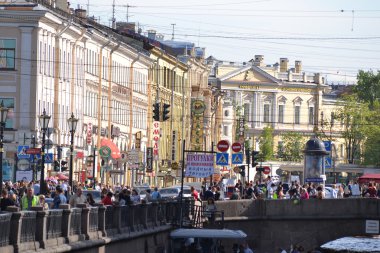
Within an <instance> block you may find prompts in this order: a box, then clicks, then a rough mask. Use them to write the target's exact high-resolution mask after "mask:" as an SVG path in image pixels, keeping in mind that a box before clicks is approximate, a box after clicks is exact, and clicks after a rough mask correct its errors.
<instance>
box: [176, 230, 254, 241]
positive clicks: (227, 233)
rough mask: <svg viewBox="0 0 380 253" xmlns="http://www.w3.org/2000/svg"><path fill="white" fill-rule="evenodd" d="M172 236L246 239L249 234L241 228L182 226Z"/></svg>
mask: <svg viewBox="0 0 380 253" xmlns="http://www.w3.org/2000/svg"><path fill="white" fill-rule="evenodd" d="M170 237H171V238H225V239H227V238H230V239H244V238H246V237H247V234H246V233H244V232H243V231H241V230H230V229H187V228H180V229H176V230H174V231H172V232H171V233H170Z"/></svg>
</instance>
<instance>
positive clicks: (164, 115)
mask: <svg viewBox="0 0 380 253" xmlns="http://www.w3.org/2000/svg"><path fill="white" fill-rule="evenodd" d="M169 108H170V105H168V104H164V108H163V113H162V121H166V120H168V119H169V112H170V111H169Z"/></svg>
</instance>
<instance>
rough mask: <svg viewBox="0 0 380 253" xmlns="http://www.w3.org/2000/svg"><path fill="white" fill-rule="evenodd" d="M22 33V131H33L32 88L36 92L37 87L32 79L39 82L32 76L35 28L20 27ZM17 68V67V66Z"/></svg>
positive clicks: (20, 116) (20, 90)
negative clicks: (31, 117) (33, 34)
mask: <svg viewBox="0 0 380 253" xmlns="http://www.w3.org/2000/svg"><path fill="white" fill-rule="evenodd" d="M19 29H20V31H21V42H20V44H21V45H22V46H21V47H20V54H19V57H20V59H21V60H20V89H19V90H18V93H19V96H20V108H19V109H20V115H19V119H20V129H33V128H34V127H31V126H30V122H31V120H30V116H31V115H30V110H31V96H34V95H35V92H33V95H32V93H31V90H32V89H31V87H32V86H33V90H34V91H36V90H37V89H36V88H37V85H36V84H32V80H31V78H32V77H33V79H34V80H37V77H34V76H33V75H32V63H34V61H32V45H33V44H34V43H33V42H32V32H33V29H34V27H30V26H20V27H19ZM16 68H17V66H16Z"/></svg>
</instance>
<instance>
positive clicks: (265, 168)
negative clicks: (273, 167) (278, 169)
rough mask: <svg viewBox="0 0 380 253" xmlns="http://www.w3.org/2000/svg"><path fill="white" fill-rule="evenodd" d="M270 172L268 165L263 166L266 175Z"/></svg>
mask: <svg viewBox="0 0 380 253" xmlns="http://www.w3.org/2000/svg"><path fill="white" fill-rule="evenodd" d="M269 173H270V167H268V166H264V174H265V175H268V174H269Z"/></svg>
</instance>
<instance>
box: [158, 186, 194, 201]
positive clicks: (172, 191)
mask: <svg viewBox="0 0 380 253" xmlns="http://www.w3.org/2000/svg"><path fill="white" fill-rule="evenodd" d="M180 191H181V187H168V188H161V189H159V190H158V192H159V193H160V195H161V198H162V199H175V198H177V197H178V195H179V193H180ZM183 197H184V198H191V191H190V187H186V186H184V187H183Z"/></svg>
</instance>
